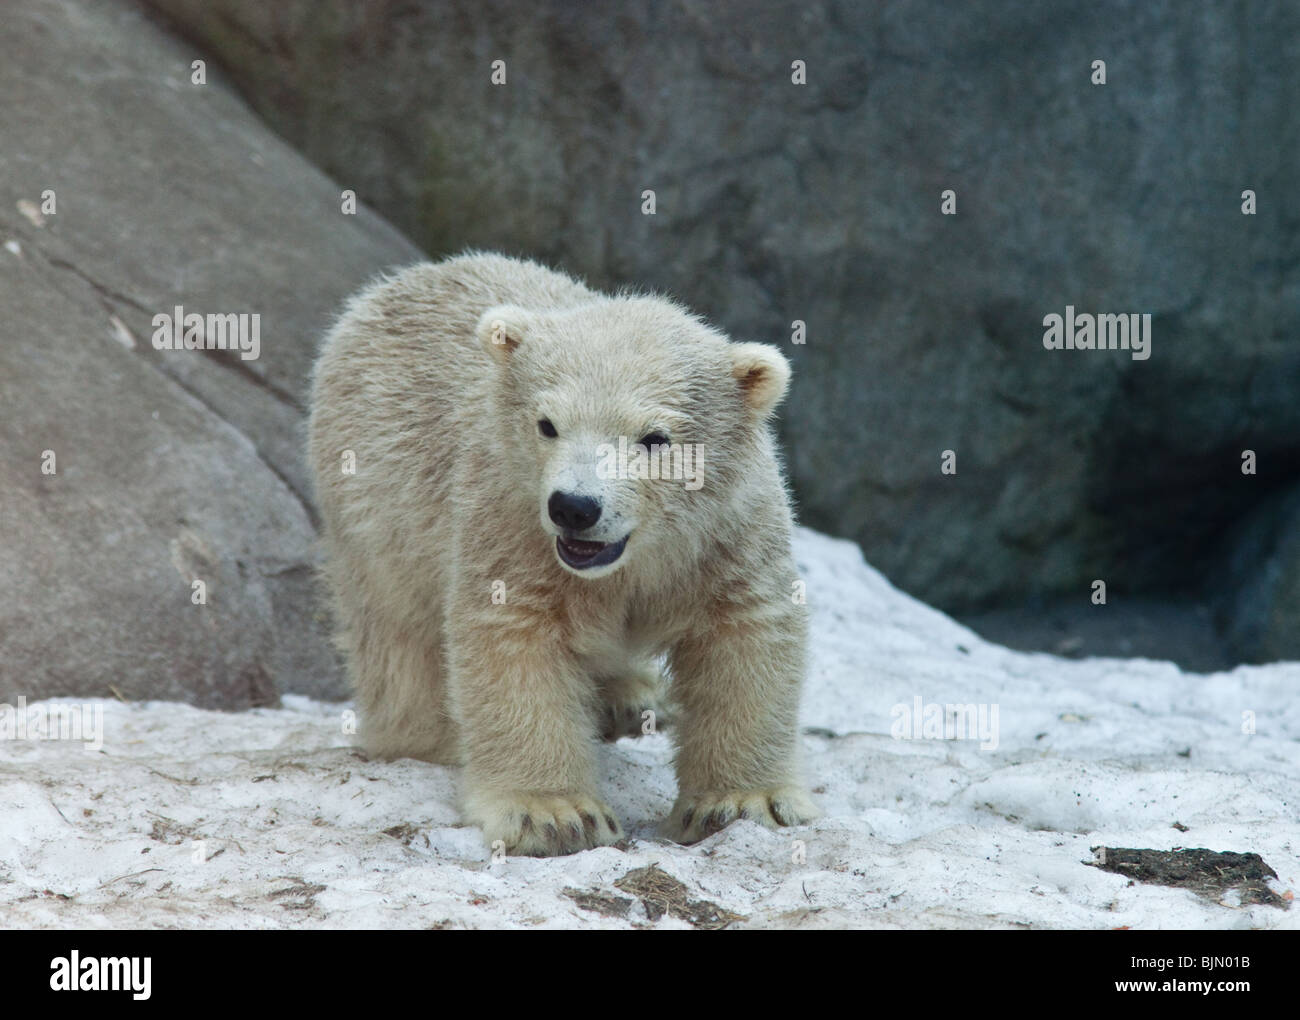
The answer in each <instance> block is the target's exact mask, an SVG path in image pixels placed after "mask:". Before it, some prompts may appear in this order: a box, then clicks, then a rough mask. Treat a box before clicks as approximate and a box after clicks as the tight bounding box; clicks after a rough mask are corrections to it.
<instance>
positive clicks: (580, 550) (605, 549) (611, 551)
mask: <svg viewBox="0 0 1300 1020" xmlns="http://www.w3.org/2000/svg"><path fill="white" fill-rule="evenodd" d="M626 545H627V535H624V536H623V537H622V538H620V539H619V540H618V541H617V542H583V541H582V540H580V539H577V538H563V537H557V538H556V539H555V549H556V552H558V553H559V554H560V559H562V560H564V562H565V563H567V564H568V565H569V566H571V567H572V568H573V569H574V570H590V569H591V568H592V567H604V566H608V565H609V564H611V563H613V562H614V561H615V560H616V559H618V558H619V557H620V556H622V555H623V547H624V546H626Z"/></svg>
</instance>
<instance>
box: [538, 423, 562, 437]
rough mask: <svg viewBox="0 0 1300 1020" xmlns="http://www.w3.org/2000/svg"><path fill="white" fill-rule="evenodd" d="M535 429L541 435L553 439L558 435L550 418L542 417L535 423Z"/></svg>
mask: <svg viewBox="0 0 1300 1020" xmlns="http://www.w3.org/2000/svg"><path fill="white" fill-rule="evenodd" d="M537 431H538V432H540V433H541V434H542V435H544V436H545V437H546V438H547V439H554V438H555V437H556V436H558V435H559V433H558V432H556V431H555V426H554V425H552V424H551V419H550V418H543V419H542V420H541V421H539V422H538V423H537Z"/></svg>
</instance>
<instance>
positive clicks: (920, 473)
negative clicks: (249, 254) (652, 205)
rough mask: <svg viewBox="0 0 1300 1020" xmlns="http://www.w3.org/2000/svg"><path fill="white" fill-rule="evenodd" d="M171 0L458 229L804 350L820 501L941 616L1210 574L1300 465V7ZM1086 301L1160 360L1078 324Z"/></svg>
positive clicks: (385, 195) (1110, 0)
mask: <svg viewBox="0 0 1300 1020" xmlns="http://www.w3.org/2000/svg"><path fill="white" fill-rule="evenodd" d="M147 3H148V6H149V7H151V8H152V9H154V10H156V11H159V12H162V13H163V14H164V15H165V16H166V17H167V18H168V19H169V20H170V22H171V23H172V24H173V25H175V26H177V27H178V28H179V30H180V31H182V32H184V33H186V34H187V35H188V36H189V37H190V38H192V39H193V40H194V41H195V43H196V45H199V46H201V47H202V48H203V49H204V51H205V52H210V53H211V54H213V55H214V56H216V57H218V58H219V59H220V60H221V61H222V62H223V63H224V64H225V65H226V67H227V68H228V69H229V72H230V74H231V75H232V77H233V78H234V80H235V81H236V82H237V83H238V85H239V87H240V89H241V90H242V91H243V93H244V94H245V95H246V96H247V98H248V99H249V101H250V102H251V103H252V105H253V106H254V107H255V108H256V109H257V110H258V111H259V112H260V113H261V114H262V115H263V116H264V117H265V118H266V119H267V120H268V121H269V122H270V123H271V124H272V125H273V126H274V127H275V128H276V129H277V130H278V131H279V132H280V133H281V134H282V135H283V136H284V137H285V138H287V139H288V140H289V141H290V142H292V143H293V144H294V145H295V146H297V147H298V148H299V149H300V150H301V151H303V152H304V153H305V154H306V155H307V156H308V157H309V158H311V159H312V160H314V161H315V162H316V163H317V164H319V165H320V166H321V167H323V168H324V169H325V170H326V171H327V172H329V173H330V174H331V175H333V176H335V177H337V178H338V179H339V180H340V181H342V182H344V183H345V184H346V185H347V186H349V187H354V188H356V189H357V190H358V192H359V193H360V194H362V195H363V196H364V197H365V198H366V199H367V200H368V201H370V202H372V203H373V204H374V205H375V206H376V207H377V208H378V209H379V210H380V211H382V212H384V213H385V214H387V215H388V216H389V217H390V218H391V219H393V220H394V221H395V222H396V223H397V224H398V225H399V226H401V227H402V228H403V229H404V230H406V232H407V233H408V234H409V235H410V236H413V237H415V238H416V239H417V240H418V241H419V242H421V243H422V244H423V245H424V246H425V247H426V248H427V249H428V250H430V251H435V252H450V251H454V250H456V249H459V248H461V247H463V246H467V245H473V246H479V247H485V248H500V249H505V250H508V251H512V252H524V253H528V254H532V255H538V256H542V257H544V258H548V259H550V260H553V261H554V262H556V263H558V264H560V265H562V266H563V267H564V268H567V269H570V270H574V271H577V272H580V273H583V274H586V275H587V276H588V277H589V278H590V279H591V280H592V282H593V283H595V284H596V285H598V286H602V287H605V286H609V285H612V284H617V283H635V284H645V285H650V286H654V287H658V288H663V289H666V290H669V291H671V292H672V293H674V294H677V295H679V296H681V297H682V298H684V299H685V300H687V301H688V302H689V303H690V304H692V305H693V306H695V307H696V308H698V309H701V310H703V311H705V312H707V313H708V314H709V315H710V316H711V317H712V318H714V319H715V320H716V321H717V322H719V324H720V325H722V326H724V327H726V328H727V329H729V330H730V331H731V332H733V333H734V334H735V335H737V336H740V337H744V338H749V339H758V340H766V341H771V342H775V343H779V344H782V345H783V346H784V347H785V348H786V350H787V351H789V352H790V354H791V356H792V357H793V359H794V361H795V369H796V371H795V381H794V386H793V391H792V393H791V396H790V399H789V402H788V404H787V406H786V408H785V411H784V431H785V439H786V443H787V448H788V450H789V454H790V467H791V473H792V476H793V480H794V483H795V487H796V491H797V495H798V497H799V502H800V504H801V510H802V517H803V519H804V521H805V522H806V523H809V524H811V525H813V526H815V527H818V528H821V529H824V530H830V531H833V532H836V533H838V534H841V535H846V536H850V537H852V538H855V539H857V540H858V541H859V542H860V543H861V545H862V547H863V548H864V550H865V551H866V553H867V556H868V558H869V560H870V561H871V562H872V563H874V564H875V565H877V566H878V567H880V568H881V569H883V570H884V572H885V573H886V574H887V575H888V576H889V577H890V578H891V579H893V580H894V581H895V582H896V583H898V584H900V585H901V586H902V587H904V588H906V589H907V590H909V591H911V592H912V593H914V594H917V595H920V596H922V597H924V598H926V599H927V600H930V601H932V602H936V603H938V604H939V605H941V606H943V607H945V608H948V609H950V610H952V609H963V608H971V607H977V606H981V605H987V604H991V603H997V602H1003V603H1006V602H1011V601H1018V600H1021V599H1023V598H1025V597H1029V596H1050V595H1053V594H1061V593H1067V594H1075V595H1078V597H1080V598H1086V597H1087V592H1088V587H1087V586H1088V584H1089V582H1091V581H1092V580H1093V579H1096V578H1101V579H1105V580H1107V582H1108V583H1109V585H1110V586H1111V589H1112V591H1113V592H1115V593H1116V594H1117V595H1122V594H1124V593H1134V592H1146V593H1152V592H1154V593H1157V594H1159V593H1161V592H1170V591H1172V592H1179V593H1186V592H1187V591H1189V590H1195V589H1197V588H1198V587H1199V586H1200V585H1202V583H1203V582H1204V581H1205V579H1206V578H1205V576H1204V571H1205V567H1206V564H1207V563H1208V562H1209V561H1210V559H1211V558H1212V557H1211V556H1210V555H1209V552H1210V551H1212V550H1213V549H1214V547H1215V545H1216V543H1217V541H1218V537H1219V535H1220V534H1221V533H1222V532H1223V530H1224V528H1225V526H1226V525H1228V524H1229V523H1230V522H1232V521H1234V520H1236V519H1237V518H1238V517H1239V516H1240V515H1241V514H1242V513H1243V512H1244V511H1245V509H1246V508H1248V507H1250V506H1251V505H1253V503H1254V501H1256V500H1257V499H1258V498H1259V497H1260V496H1261V495H1262V494H1264V493H1266V492H1268V491H1269V490H1271V489H1274V488H1276V487H1278V486H1280V485H1281V484H1283V482H1284V481H1285V480H1286V477H1287V476H1288V475H1290V476H1291V477H1294V475H1295V467H1294V466H1295V464H1296V463H1297V461H1298V459H1300V399H1297V393H1298V392H1300V344H1298V343H1297V339H1296V338H1297V336H1298V335H1300V230H1297V229H1296V226H1297V220H1296V215H1295V211H1294V209H1295V206H1294V202H1293V200H1292V195H1293V190H1294V189H1293V180H1292V178H1293V176H1294V169H1295V167H1296V166H1297V165H1300V130H1298V129H1297V126H1296V123H1297V122H1296V119H1295V117H1294V115H1293V112H1292V110H1291V107H1292V106H1293V105H1294V100H1295V97H1296V96H1300V41H1298V40H1300V8H1297V7H1296V6H1295V5H1288V4H1269V5H1257V6H1255V7H1252V8H1251V9H1250V11H1249V12H1248V13H1243V12H1242V10H1240V9H1239V8H1237V7H1234V6H1232V5H1219V6H1215V5H1208V4H1183V3H1173V2H1160V0H1153V2H1149V3H1132V2H1121V0H1101V2H1096V3H1089V4H1077V3H1073V2H1067V0H1058V2H1051V3H1039V4H1005V3H998V2H972V3H963V4H952V3H947V2H941V0H903V2H899V3H891V4H873V3H855V2H853V0H812V2H809V0H777V2H773V3H768V4H764V5H753V4H742V3H725V2H724V3H710V4H703V5H701V4H672V5H669V4H644V5H643V4H637V5H628V6H626V7H623V8H620V9H618V10H617V11H612V10H608V11H607V10H604V9H596V10H593V9H592V8H590V7H589V6H587V5H581V4H572V3H569V2H567V0H542V2H539V3H534V4H517V3H508V2H506V0H411V2H405V3H401V4H391V5H389V4H352V3H349V2H345V0H327V2H318V0H282V2H279V3H275V4H266V3H261V2H259V0H147ZM1098 59H1100V60H1104V61H1105V62H1106V73H1107V81H1106V83H1105V84H1093V83H1092V81H1091V78H1092V75H1093V69H1092V62H1093V61H1094V60H1098ZM496 60H503V61H505V69H506V83H505V84H504V85H494V84H492V81H491V74H492V62H493V61H496ZM795 60H803V61H805V62H806V66H807V84H806V85H802V86H801V85H796V84H793V83H792V71H791V65H792V62H793V61H795ZM644 189H653V190H654V191H655V192H656V199H657V212H656V215H654V216H646V215H643V214H642V208H641V207H642V191H643V190H644ZM944 189H952V190H953V191H955V193H956V203H957V204H956V215H955V216H944V215H941V213H940V193H941V192H942V191H943V190H944ZM1247 189H1251V190H1253V191H1254V192H1255V193H1256V196H1257V201H1258V214H1257V215H1253V216H1246V215H1243V214H1242V211H1241V204H1242V197H1241V195H1242V192H1243V191H1245V190H1247ZM1067 305H1073V306H1075V307H1076V308H1077V309H1078V310H1079V311H1081V312H1088V313H1099V312H1112V313H1122V312H1144V313H1150V314H1151V316H1152V328H1153V343H1152V354H1151V357H1150V359H1149V360H1145V361H1141V360H1133V359H1132V358H1131V357H1130V356H1129V355H1128V354H1127V353H1125V352H1104V353H1101V352H1096V351H1093V352H1086V351H1048V350H1045V349H1044V346H1043V332H1044V326H1043V319H1044V316H1046V315H1048V314H1051V313H1058V314H1059V313H1064V311H1065V307H1066V306H1067ZM796 319H797V320H803V321H804V322H805V323H806V324H807V342H806V344H804V345H802V346H795V345H792V344H790V343H789V338H790V332H791V325H790V324H791V322H792V321H793V320H796ZM1243 448H1250V449H1253V450H1255V451H1256V453H1257V455H1258V457H1259V463H1260V465H1261V469H1260V474H1259V476H1258V477H1257V478H1255V479H1254V482H1255V484H1254V485H1249V486H1244V485H1241V484H1239V480H1240V477H1239V472H1238V463H1239V457H1240V451H1241V450H1242V449H1243ZM944 450H953V451H955V453H956V455H957V460H956V464H957V473H956V474H955V475H954V474H943V473H941V471H940V462H941V456H942V453H943V451H944Z"/></svg>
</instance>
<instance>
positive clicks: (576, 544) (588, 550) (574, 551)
mask: <svg viewBox="0 0 1300 1020" xmlns="http://www.w3.org/2000/svg"><path fill="white" fill-rule="evenodd" d="M560 541H561V542H563V543H564V551H565V552H567V553H568V554H569V555H571V556H573V557H574V558H575V559H582V560H585V559H587V557H589V556H595V555H596V553H598V552H600V551H601V550H602V549H604V548H605V546H606V545H608V544H609V543H607V542H583V541H581V540H580V539H577V538H562V539H560Z"/></svg>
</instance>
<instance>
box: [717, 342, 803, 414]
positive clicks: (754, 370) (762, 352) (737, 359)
mask: <svg viewBox="0 0 1300 1020" xmlns="http://www.w3.org/2000/svg"><path fill="white" fill-rule="evenodd" d="M727 347H728V348H729V349H730V353H731V374H732V376H733V377H735V380H736V381H737V382H738V383H740V392H741V396H742V397H743V398H744V401H745V406H746V407H748V408H749V410H750V411H752V412H753V413H754V414H755V415H757V416H758V417H759V418H766V417H767V416H768V415H769V414H771V413H772V411H773V410H775V409H776V405H777V404H779V403H780V402H781V398H782V397H784V396H785V388H786V386H787V385H788V384H789V382H790V363H789V362H788V361H786V360H785V355H783V354H782V353H781V352H780V351H778V350H777V349H776V348H775V347H772V346H770V345H768V344H753V343H729V344H728V345H727Z"/></svg>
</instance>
